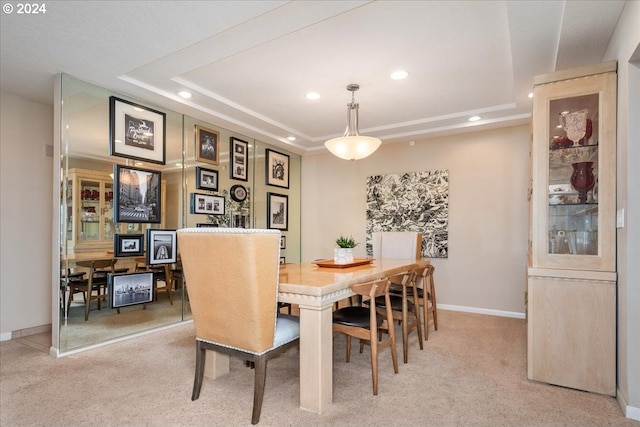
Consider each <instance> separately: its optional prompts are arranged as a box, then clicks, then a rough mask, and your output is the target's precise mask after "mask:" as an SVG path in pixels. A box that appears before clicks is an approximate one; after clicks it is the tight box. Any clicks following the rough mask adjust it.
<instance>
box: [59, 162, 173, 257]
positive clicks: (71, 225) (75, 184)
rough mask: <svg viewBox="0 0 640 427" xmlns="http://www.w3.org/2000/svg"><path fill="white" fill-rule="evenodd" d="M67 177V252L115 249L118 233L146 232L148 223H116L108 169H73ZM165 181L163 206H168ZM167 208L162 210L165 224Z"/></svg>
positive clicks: (162, 218)
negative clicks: (114, 240) (102, 170)
mask: <svg viewBox="0 0 640 427" xmlns="http://www.w3.org/2000/svg"><path fill="white" fill-rule="evenodd" d="M67 176H68V178H67V193H66V194H67V203H66V206H67V229H66V232H67V233H66V234H67V235H66V240H67V253H69V254H71V253H84V252H105V251H112V250H113V236H114V235H115V234H144V233H145V231H146V229H147V227H148V224H144V223H114V222H113V199H114V191H115V189H114V188H113V179H112V178H111V175H110V174H109V173H107V172H99V171H94V170H88V169H78V168H74V169H70V170H69V172H68V175H67ZM165 186H166V185H165V182H164V181H163V183H162V191H161V197H162V201H161V206H162V207H164V206H165V204H164V203H165ZM164 223H165V221H164V209H163V210H162V212H161V224H160V226H159V228H162V227H163V224H164Z"/></svg>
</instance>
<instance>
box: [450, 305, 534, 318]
mask: <svg viewBox="0 0 640 427" xmlns="http://www.w3.org/2000/svg"><path fill="white" fill-rule="evenodd" d="M440 309H442V310H450V311H463V312H465V313H477V314H488V315H490V316H500V317H513V318H516V319H524V318H525V314H524V313H518V312H517V311H503V310H490V309H488V308H477V307H466V306H463V305H449V304H440V303H438V310H440Z"/></svg>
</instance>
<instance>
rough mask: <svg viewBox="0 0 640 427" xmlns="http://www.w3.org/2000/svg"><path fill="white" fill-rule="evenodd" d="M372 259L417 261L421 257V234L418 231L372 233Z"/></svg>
mask: <svg viewBox="0 0 640 427" xmlns="http://www.w3.org/2000/svg"><path fill="white" fill-rule="evenodd" d="M371 247H372V250H373V258H374V259H380V258H404V259H418V258H420V257H421V256H422V254H421V253H422V233H420V232H418V231H374V232H373V233H371Z"/></svg>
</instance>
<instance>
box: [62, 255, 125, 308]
mask: <svg viewBox="0 0 640 427" xmlns="http://www.w3.org/2000/svg"><path fill="white" fill-rule="evenodd" d="M116 262H117V260H116V259H113V258H112V259H102V260H91V261H76V266H77V267H84V268H88V269H89V272H88V273H87V276H88V277H87V278H86V279H85V278H82V279H75V280H71V281H69V282H68V283H67V286H68V288H69V297H68V298H67V313H68V312H69V309H70V308H71V301H72V300H73V294H74V293H77V292H81V293H82V294H83V296H84V320H85V321H87V320H89V307H90V306H91V301H93V300H96V301H97V302H98V310H100V303H101V301H102V300H105V302H106V300H107V297H108V295H107V277H108V276H107V275H108V274H113V273H114V266H115V264H116ZM94 292H95V294H94Z"/></svg>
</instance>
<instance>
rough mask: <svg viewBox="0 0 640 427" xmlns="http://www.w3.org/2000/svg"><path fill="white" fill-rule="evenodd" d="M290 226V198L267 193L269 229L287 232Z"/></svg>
mask: <svg viewBox="0 0 640 427" xmlns="http://www.w3.org/2000/svg"><path fill="white" fill-rule="evenodd" d="M288 225H289V196H286V195H284V194H275V193H267V228H275V229H278V230H287V228H288Z"/></svg>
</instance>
